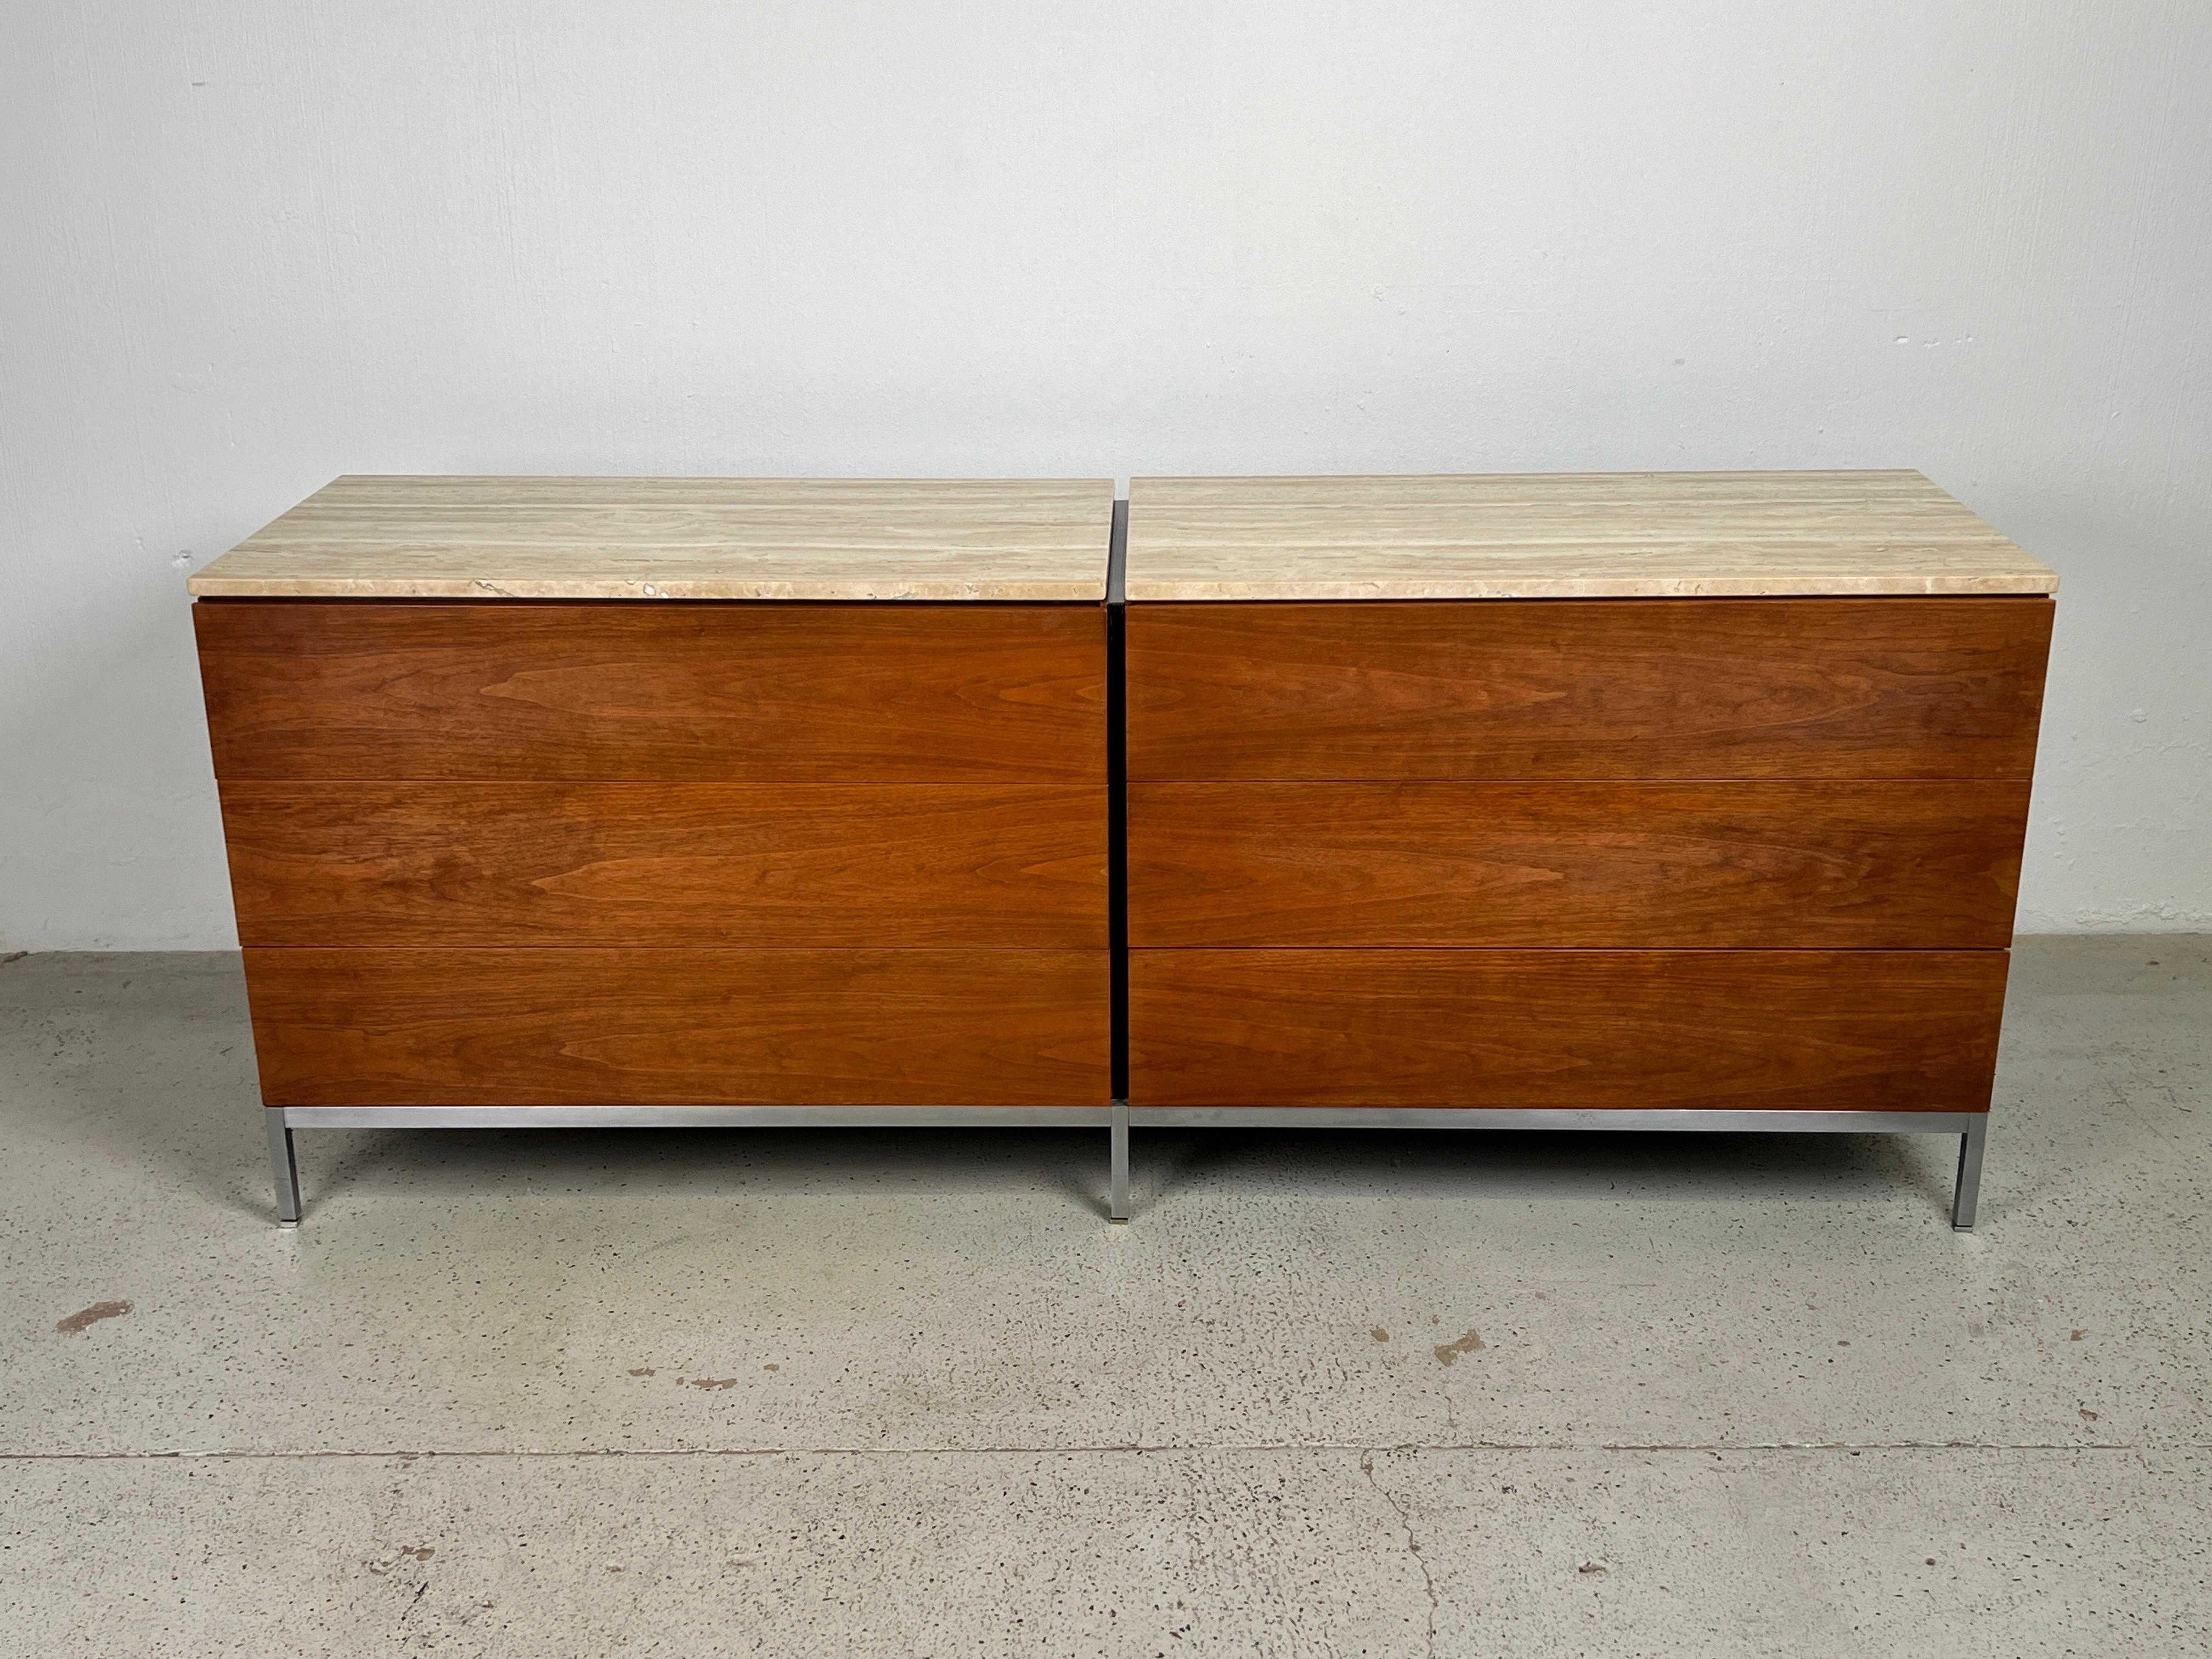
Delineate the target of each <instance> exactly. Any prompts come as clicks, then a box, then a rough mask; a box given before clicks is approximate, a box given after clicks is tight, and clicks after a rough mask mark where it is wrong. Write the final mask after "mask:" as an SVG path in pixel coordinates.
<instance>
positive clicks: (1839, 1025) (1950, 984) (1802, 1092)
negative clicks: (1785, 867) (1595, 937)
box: [1129, 951, 2007, 1112]
mask: <svg viewBox="0 0 2212 1659" xmlns="http://www.w3.org/2000/svg"><path fill="white" fill-rule="evenodd" d="M2006 960H2007V957H2006V953H2005V952H2003V951H1133V952H1132V953H1131V957H1130V965H1129V1003H1130V1009H1129V1021H1130V1032H1131V1040H1130V1066H1129V1069H1130V1080H1129V1098H1130V1101H1131V1103H1133V1104H1136V1105H1140V1106H1510V1107H1524V1108H1541V1107H1568V1108H1592V1107H1596V1108H1602V1107H1719V1108H1725V1109H1756V1110H1783V1109H1808V1110H1810V1109H1832V1110H1852V1111H1954V1112H1955V1111H1983V1110H1985V1109H1987V1108H1988V1105H1989V1099H1990V1080H1991V1078H1992V1076H1993V1074H1994V1072H1995V1069H1996V1046H1997V1026H1998V1021H1999V1018H2000V1017H2001V1015H2002V1011H2003V1003H2004V983H2005V963H2006Z"/></svg>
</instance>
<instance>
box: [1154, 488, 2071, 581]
mask: <svg viewBox="0 0 2212 1659" xmlns="http://www.w3.org/2000/svg"><path fill="white" fill-rule="evenodd" d="M2057 590H2058V577H2057V573H2055V572H2054V571H2052V570H2051V568H2049V567H2048V566H2047V565H2045V564H2042V563H2040V562H2038V561H2037V560H2035V559H2033V558H2032V557H2030V556H2028V555H2027V554H2026V553H2023V552H2022V551H2021V550H2020V549H2019V548H2017V547H2015V546H2014V545H2013V544H2012V543H2010V542H2008V541H2007V540H2006V539H2005V538H2003V537H2002V536H2000V535H1999V534H1997V532H1996V531H1995V530H1993V529H1991V528H1990V526H1988V525H1987V524H1985V523H1984V522H1983V521H1982V520H1980V519H1979V518H1978V517H1976V516H1975V515H1974V513H1972V511H1970V510H1969V509H1968V508H1967V507H1965V506H1964V505H1962V504H1961V503H1960V502H1959V501H1955V500H1954V499H1953V498H1952V497H1951V496H1949V495H1946V494H1945V493H1944V492H1943V491H1942V490H1941V489H1937V488H1936V486H1935V485H1934V484H1932V483H1929V481H1928V480H1927V479H1926V478H1924V477H1922V476H1921V475H1920V474H1919V473H1917V472H1591V473H1556V474H1529V475H1522V476H1510V475H1501V476H1497V477H1474V476H1468V477H1367V478H1139V479H1136V480H1135V481H1134V482H1133V483H1131V485H1130V487H1129V548H1128V564H1127V597H1128V598H1129V599H1131V600H1132V601H1137V600H1144V599H1596V598H1615V597H1620V598H1682V597H1688V596H1693V595H1715V596H1732V595H1747V594H1814V593H1826V594H1864V593H2055V592H2057Z"/></svg>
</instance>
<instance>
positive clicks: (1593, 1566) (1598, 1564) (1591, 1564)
mask: <svg viewBox="0 0 2212 1659" xmlns="http://www.w3.org/2000/svg"><path fill="white" fill-rule="evenodd" d="M1575 1571H1577V1572H1603V1571H1605V1564H1604V1563H1603V1562H1602V1561H1585V1562H1583V1564H1582V1565H1580V1566H1579V1567H1577V1568H1576V1569H1575Z"/></svg>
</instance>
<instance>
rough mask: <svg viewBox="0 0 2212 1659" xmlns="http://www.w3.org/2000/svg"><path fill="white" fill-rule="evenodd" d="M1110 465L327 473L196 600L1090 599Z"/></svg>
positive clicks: (1101, 587)
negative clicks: (328, 478) (665, 474)
mask: <svg viewBox="0 0 2212 1659" xmlns="http://www.w3.org/2000/svg"><path fill="white" fill-rule="evenodd" d="M1113 513H1114V485H1113V483H1112V481H1111V480H1109V479H1103V478H1101V479H1095V480H1088V479H1006V480H978V479H920V480H888V479H850V478H799V479H790V478H561V477H507V478H498V477H343V478H339V479H337V480H335V481H334V482H332V483H329V484H327V485H325V487H324V488H322V489H319V490H317V491H316V492H315V493H314V494H313V495H310V496H309V497H308V498H307V500H306V501H302V502H301V503H300V505H299V506H297V507H294V508H293V509H292V510H291V511H290V512H289V513H285V514H284V515H283V517H282V518H280V519H278V520H276V522H275V523H273V524H270V525H269V526H266V527H265V528H264V529H261V530H258V531H257V532H254V533H253V534H252V535H251V536H249V537H247V538H246V539H245V540H244V541H242V542H240V544H238V545H237V546H236V547H234V548H233V549H232V550H230V551H229V552H228V553H226V554H224V555H223V556H222V557H221V558H219V559H216V561H215V562H213V563H211V564H210V565H209V566H208V567H207V568H205V569H204V570H202V571H200V572H199V573H198V574H197V575H195V576H194V577H193V578H192V579H191V583H190V587H191V592H194V593H196V594H199V595H201V596H203V597H207V598H246V597H285V598H307V597H321V598H352V599H485V598H499V599H1072V600H1082V599H1089V600H1100V599H1104V598H1105V596H1106V561H1107V552H1108V541H1109V536H1110V533H1111V529H1112V523H1113Z"/></svg>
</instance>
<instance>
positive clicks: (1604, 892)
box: [1128, 779, 2028, 949]
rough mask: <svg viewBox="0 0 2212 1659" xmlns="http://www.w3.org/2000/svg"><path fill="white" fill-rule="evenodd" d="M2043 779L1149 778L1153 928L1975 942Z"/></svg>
mask: <svg viewBox="0 0 2212 1659" xmlns="http://www.w3.org/2000/svg"><path fill="white" fill-rule="evenodd" d="M2027 793H2028V788H2027V781H2026V780H2024V779H2022V780H2017V781H2015V780H1996V781H1974V782H1924V783H1861V782H1851V783H1800V782H1721V783H1643V782H1620V783H1549V782H1532V783H1468V782H1451V783H1362V782H1353V783H1283V782H1273V783H1263V782H1237V783H1137V784H1133V785H1131V786H1130V790H1129V878H1128V879H1129V939H1130V942H1131V943H1132V944H1133V945H1140V946H1142V945H1366V946H1421V945H1432V946H1433V945H1455V946H1466V945H1480V946H1528V947H1531V948H1538V947H1543V946H1569V947H1589V946H1626V947H1680V948H1697V947H1705V948H1714V947H1723V948H1737V949H1741V948H1746V947H1754V946H1770V947H1776V948H1784V949H1790V948H1800V947H1808V946H1820V947H1826V948H1832V949H1866V948H1883V947H1887V948H1897V949H1933V948H1951V949H1974V948H1988V947H2002V946H2003V945H2008V943H2010V941H2011V938H2012V922H2013V908H2014V900H2015V894H2016V892H2017V890H2018V886H2019V880H2020V855H2021V837H2022V835H2023V833H2024V830H2025V827H2026V823H2027Z"/></svg>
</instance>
